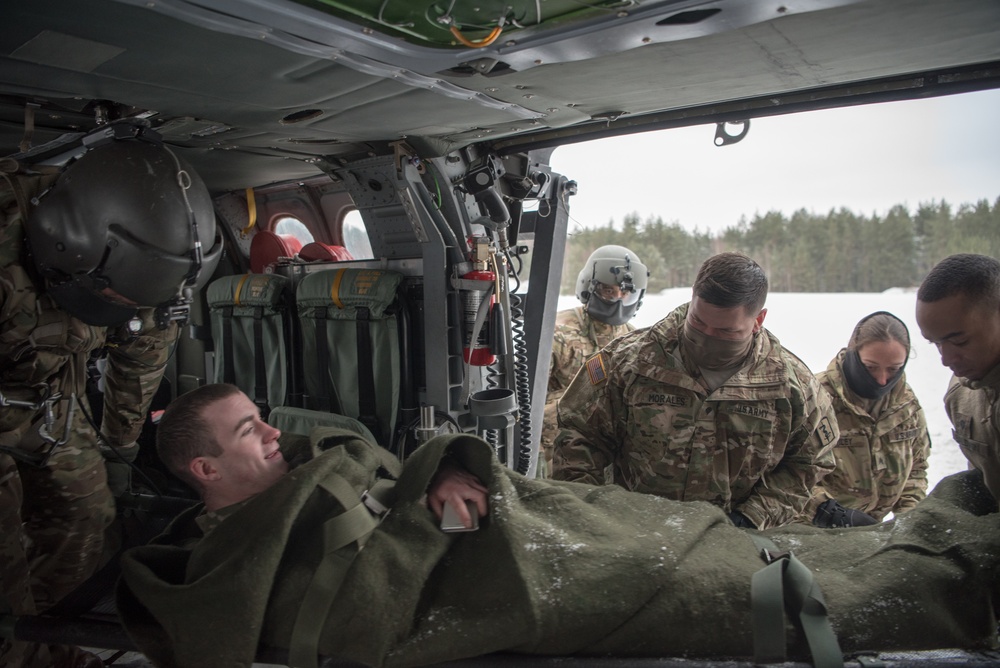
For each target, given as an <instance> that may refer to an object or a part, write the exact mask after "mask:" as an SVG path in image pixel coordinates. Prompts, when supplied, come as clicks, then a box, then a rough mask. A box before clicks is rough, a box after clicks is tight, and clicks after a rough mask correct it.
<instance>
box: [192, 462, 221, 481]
mask: <svg viewBox="0 0 1000 668" xmlns="http://www.w3.org/2000/svg"><path fill="white" fill-rule="evenodd" d="M188 471H189V472H190V473H191V475H192V476H193V477H194V479H195V480H197V481H198V482H200V483H202V484H204V483H206V482H211V481H213V480H219V479H220V478H222V474H221V473H219V469H218V468H216V466H215V463H214V462H213V461H212V460H211V458H210V457H195V458H194V459H192V460H191V461H190V462H188Z"/></svg>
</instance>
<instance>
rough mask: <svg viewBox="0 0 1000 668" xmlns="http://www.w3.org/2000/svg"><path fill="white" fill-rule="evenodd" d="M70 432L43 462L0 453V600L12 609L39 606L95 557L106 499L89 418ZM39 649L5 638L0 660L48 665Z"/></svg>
mask: <svg viewBox="0 0 1000 668" xmlns="http://www.w3.org/2000/svg"><path fill="white" fill-rule="evenodd" d="M76 427H79V429H77V428H76ZM73 433H74V438H71V440H70V441H69V442H68V443H66V444H64V445H63V446H61V447H60V448H59V449H58V450H56V451H55V453H53V455H52V456H51V457H50V458H49V460H48V462H47V464H46V465H45V466H44V467H43V468H37V467H33V466H31V465H29V464H24V463H18V462H16V461H15V460H14V459H13V458H12V457H11V456H9V455H7V454H0V541H2V542H0V568H2V570H0V583H2V587H3V589H2V591H0V595H2V596H3V599H4V600H3V601H0V605H3V604H6V606H8V607H9V608H10V609H11V610H12V611H13V612H14V613H15V614H27V615H30V614H37V613H40V612H44V611H45V610H47V609H48V608H50V607H52V606H53V605H55V603H56V602H58V601H59V600H60V599H61V598H63V597H64V596H65V595H66V594H68V593H69V592H70V591H72V590H73V589H74V588H76V587H77V586H78V585H79V584H80V583H82V582H83V581H84V580H86V579H87V578H88V577H90V576H91V575H92V574H93V573H94V571H95V570H96V569H97V567H98V566H99V565H100V561H101V557H102V551H103V545H104V530H105V529H106V528H107V527H108V525H110V524H111V522H112V521H113V520H114V514H115V507H114V500H113V498H112V496H111V493H110V492H109V491H108V486H107V475H106V472H105V469H104V461H103V458H102V457H101V454H100V452H99V451H98V449H97V447H96V445H95V444H94V443H93V442H92V441H91V440H90V439H88V438H87V435H88V434H91V433H92V432H91V430H90V429H89V426H87V425H84V424H80V425H74V430H73ZM47 652H48V648H46V647H44V646H39V645H36V644H34V643H23V642H14V643H5V644H3V645H0V665H2V666H8V665H9V666H42V665H52V664H51V662H50V660H49V659H48V653H47Z"/></svg>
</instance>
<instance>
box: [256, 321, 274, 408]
mask: <svg viewBox="0 0 1000 668" xmlns="http://www.w3.org/2000/svg"><path fill="white" fill-rule="evenodd" d="M253 362H254V368H253V381H254V382H253V393H254V395H253V402H254V403H255V404H257V408H259V409H260V410H261V412H262V413H263V414H264V419H265V420H266V419H267V414H268V413H269V412H270V411H271V408H270V406H268V403H267V364H266V362H265V359H264V307H263V306H255V307H254V309H253Z"/></svg>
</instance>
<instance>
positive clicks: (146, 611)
mask: <svg viewBox="0 0 1000 668" xmlns="http://www.w3.org/2000/svg"><path fill="white" fill-rule="evenodd" d="M320 436H321V438H322V443H320V445H321V446H322V448H323V449H325V450H326V452H324V454H322V455H320V456H318V457H316V458H315V459H313V460H312V461H310V462H308V463H306V464H304V465H302V466H300V467H298V468H296V469H295V470H293V471H292V472H291V473H289V474H288V475H287V476H286V477H285V478H284V479H282V480H281V481H280V482H279V483H278V484H277V485H275V486H274V487H272V488H271V489H270V490H268V491H267V492H265V493H263V494H260V495H259V496H257V497H255V498H254V499H252V500H251V501H249V502H248V503H247V504H246V505H245V506H243V507H242V508H241V509H239V510H238V511H237V512H236V513H234V514H233V515H231V516H230V517H228V518H227V519H226V520H225V521H224V522H223V523H222V524H221V525H220V526H219V527H218V528H217V529H215V530H214V531H213V532H212V533H211V534H210V535H209V536H208V537H205V538H202V537H201V532H200V530H199V529H198V528H197V526H196V525H195V524H194V522H193V521H192V518H193V514H192V513H188V514H187V515H184V516H181V517H179V518H178V519H177V520H176V521H175V522H174V523H173V525H171V527H170V528H169V529H168V530H167V531H166V532H165V533H164V535H162V536H160V537H159V538H158V539H157V540H156V541H154V543H152V544H150V545H147V546H144V547H139V548H135V549H133V550H131V551H130V552H128V553H127V554H126V556H125V557H124V559H123V574H124V578H123V582H122V584H121V586H120V587H119V611H120V614H121V615H122V618H123V620H124V622H125V624H126V627H127V629H128V631H129V633H130V634H131V635H132V637H133V639H134V640H135V642H136V643H137V644H138V646H139V647H140V648H141V649H142V650H143V652H145V653H146V654H147V655H148V656H149V657H150V658H151V659H153V660H154V661H155V662H157V663H158V664H161V665H170V666H175V665H176V666H220V665H227V666H249V665H250V664H251V663H252V662H253V658H254V655H255V652H256V651H257V648H258V645H262V646H269V647H277V648H288V647H289V639H290V637H291V633H292V627H293V625H294V622H295V619H296V615H297V612H298V608H299V605H300V604H301V602H302V600H303V593H304V591H305V589H306V587H307V586H308V583H309V582H310V579H311V577H312V573H313V570H314V569H315V567H316V565H317V563H319V561H320V558H321V550H322V548H321V543H322V540H321V538H320V530H319V527H320V526H321V525H322V524H323V523H324V522H325V521H326V520H327V519H328V518H329V517H331V516H334V515H336V514H338V513H339V512H341V507H340V506H339V504H338V503H337V502H336V501H334V500H333V498H332V497H331V496H330V495H329V494H327V493H325V492H323V491H322V490H318V489H317V484H318V483H319V482H320V481H322V480H324V478H326V477H328V476H330V475H332V474H337V475H340V476H342V477H343V478H344V479H346V480H347V481H348V482H350V484H351V485H352V486H353V487H354V488H355V489H356V490H357V491H358V492H359V493H360V492H362V491H364V490H366V489H368V488H369V487H371V485H372V483H373V482H374V480H375V477H376V471H378V470H380V465H384V461H385V457H384V451H381V452H382V454H380V453H379V451H377V450H376V448H375V447H374V446H372V445H370V444H368V443H367V442H366V441H363V440H361V439H359V438H358V437H357V436H356V435H353V434H349V433H347V432H336V431H330V430H327V431H326V432H325V433H323V434H320ZM314 437H315V436H314ZM445 456H451V457H454V458H455V459H457V460H458V461H459V462H460V463H461V464H462V465H463V466H465V467H466V468H467V469H469V470H470V471H472V472H473V473H475V474H476V475H477V476H479V477H480V478H481V479H482V480H483V481H484V482H485V483H486V484H487V485H488V487H489V490H490V496H489V502H490V515H489V517H488V518H486V519H485V520H484V522H483V525H482V527H481V528H480V529H479V531H476V532H472V533H459V534H446V533H443V532H442V531H440V529H438V527H437V522H436V520H435V519H434V517H433V515H432V513H431V512H430V511H429V510H428V509H427V508H426V507H424V506H423V505H422V503H421V502H420V501H421V497H422V496H423V494H424V491H425V490H426V488H427V485H428V484H429V482H430V480H431V478H432V477H433V474H434V473H435V471H436V470H437V467H438V465H439V462H440V460H441V459H442V458H443V457H445ZM389 468H392V467H391V466H390V467H389ZM382 473H383V474H385V473H386V471H385V470H384V469H382ZM396 490H397V495H398V499H397V500H396V502H395V505H394V507H393V509H392V511H391V512H390V513H389V514H388V516H387V517H386V519H385V520H384V521H383V522H382V523H381V525H379V527H378V529H376V530H375V532H374V533H373V534H372V535H371V537H370V539H369V540H368V542H367V544H366V545H365V547H364V549H363V550H362V551H361V552H360V553H359V554H358V556H357V558H356V559H355V560H354V561H353V563H352V565H351V568H350V571H349V572H348V576H347V578H346V580H345V582H344V584H343V586H342V587H341V589H340V590H339V592H338V594H337V596H336V599H335V601H334V602H333V605H332V609H331V612H330V614H329V616H328V618H327V619H326V622H325V624H324V626H323V629H324V631H323V634H322V637H321V640H320V646H319V649H320V653H321V654H322V655H326V656H331V657H337V658H339V659H342V660H347V661H356V662H359V663H364V664H368V665H373V666H417V665H425V664H430V663H435V662H439V661H445V660H451V659H458V658H463V657H470V656H477V655H480V654H485V653H490V652H498V651H509V652H522V653H534V654H551V655H570V654H585V655H597V656H605V655H610V656H675V657H680V656H684V657H749V656H752V655H753V637H752V631H751V615H750V581H751V576H752V575H753V573H754V572H756V571H758V570H760V569H761V568H763V567H764V565H765V564H764V562H763V561H762V560H761V558H760V556H759V553H758V550H757V548H755V546H754V544H753V542H752V541H751V539H750V538H749V535H748V532H746V531H745V530H743V529H737V528H736V527H734V526H733V525H732V524H731V523H730V522H729V520H728V519H727V517H726V515H725V514H724V513H723V512H722V511H721V510H719V509H718V508H716V507H715V506H712V505H710V504H707V503H701V502H695V503H680V502H675V501H669V500H665V499H661V498H658V497H653V496H647V495H641V494H635V493H630V492H626V491H625V490H623V489H621V488H619V487H614V486H607V487H592V486H588V485H582V484H576V483H562V482H551V481H538V480H529V479H527V478H524V477H523V476H520V475H518V474H516V473H512V472H510V471H509V470H507V469H505V468H504V467H502V466H501V465H500V464H499V463H498V462H497V461H496V460H495V458H494V457H493V455H492V452H491V450H490V448H489V446H488V445H487V444H486V443H485V442H483V441H481V440H480V439H478V438H475V437H472V436H467V435H458V436H446V437H438V438H435V439H433V440H431V441H430V442H428V443H427V444H425V445H424V446H423V447H421V448H420V449H419V450H418V451H417V452H416V453H414V455H413V456H412V457H411V458H410V459H409V460H407V463H406V466H405V467H404V468H403V471H402V473H401V474H400V475H399V481H398V483H397V485H396ZM995 511H996V505H995V502H994V501H993V500H992V497H990V496H989V495H988V493H987V492H986V491H985V488H984V487H983V486H982V483H981V481H980V480H977V479H976V476H975V474H974V473H968V474H965V473H963V474H958V475H956V476H952V477H951V478H948V479H946V480H945V481H943V482H942V483H941V484H940V485H939V486H938V488H937V489H936V490H935V491H934V492H933V493H932V494H931V495H930V496H929V497H928V498H927V499H926V500H925V501H923V502H922V503H921V504H920V505H919V506H918V507H917V508H916V509H914V510H913V511H911V512H909V513H907V514H906V515H903V516H901V517H900V518H898V519H896V520H894V521H892V522H889V523H885V524H882V525H877V526H874V527H865V528H858V529H842V530H821V529H816V528H813V527H810V526H795V527H787V528H783V529H774V530H770V531H767V532H764V534H765V535H766V536H767V537H769V538H770V539H771V540H772V541H774V543H775V544H777V545H778V547H780V548H782V549H791V550H793V551H794V553H795V555H796V556H797V557H798V558H799V559H800V560H801V561H802V562H804V563H805V564H806V566H808V567H809V568H810V569H811V570H812V571H813V573H814V575H815V577H816V580H817V581H818V583H819V585H820V587H821V588H822V592H823V595H824V596H825V599H826V602H827V605H828V608H829V610H830V619H831V621H832V623H833V627H834V629H835V630H836V632H837V635H838V636H839V639H840V644H841V647H842V648H843V650H844V651H845V652H852V651H860V650H892V649H929V648H943V647H962V648H970V649H971V648H991V647H995V646H996V643H997V637H996V632H997V617H996V608H995V606H996V603H997V602H998V601H1000V596H998V594H1000V587H998V568H1000V514H998V513H996V512H995ZM788 633H789V638H790V639H791V641H792V649H793V655H796V656H808V652H807V648H806V646H805V643H804V641H803V639H802V636H801V634H799V633H798V631H797V630H796V629H795V628H794V627H793V626H792V625H790V624H789V626H788Z"/></svg>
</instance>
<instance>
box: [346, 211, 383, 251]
mask: <svg viewBox="0 0 1000 668" xmlns="http://www.w3.org/2000/svg"><path fill="white" fill-rule="evenodd" d="M338 227H339V228H340V229H339V232H340V235H339V236H340V240H341V243H342V245H343V246H344V247H345V248H346V249H347V251H348V252H349V253H350V254H351V257H353V258H354V259H355V260H372V259H374V258H375V252H374V251H373V250H372V244H371V240H370V239H369V238H368V228H367V227H365V223H364V220H363V219H362V218H361V212H360V211H359V210H358V209H356V208H351V209H349V210H347V211H346V212H344V213H343V215H341V217H340V222H339V224H338Z"/></svg>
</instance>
